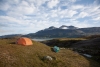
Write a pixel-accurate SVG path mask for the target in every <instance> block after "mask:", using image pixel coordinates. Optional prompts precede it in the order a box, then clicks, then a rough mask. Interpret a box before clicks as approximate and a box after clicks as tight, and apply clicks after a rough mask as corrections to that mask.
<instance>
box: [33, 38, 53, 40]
mask: <svg viewBox="0 0 100 67" xmlns="http://www.w3.org/2000/svg"><path fill="white" fill-rule="evenodd" d="M52 39H54V38H34V39H32V40H34V41H46V40H52Z"/></svg>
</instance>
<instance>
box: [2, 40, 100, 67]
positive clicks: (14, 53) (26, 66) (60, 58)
mask: <svg viewBox="0 0 100 67" xmlns="http://www.w3.org/2000/svg"><path fill="white" fill-rule="evenodd" d="M16 40H17V39H0V67H100V66H99V64H98V63H96V62H95V61H91V60H88V59H87V58H85V57H83V56H81V55H79V54H78V53H75V52H73V51H71V50H68V49H64V50H60V51H59V52H58V53H55V52H53V51H52V50H51V47H49V46H46V45H45V44H42V43H39V42H36V41H33V45H32V46H22V45H17V44H15V43H14V42H16ZM47 55H49V56H51V57H53V60H52V61H47V60H43V57H44V56H47ZM91 62H92V64H91Z"/></svg>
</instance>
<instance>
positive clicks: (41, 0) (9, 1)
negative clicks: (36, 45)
mask: <svg viewBox="0 0 100 67" xmlns="http://www.w3.org/2000/svg"><path fill="white" fill-rule="evenodd" d="M61 25H67V26H69V25H73V26H76V27H80V28H83V27H100V0H0V35H7V34H28V33H35V32H37V31H39V30H41V29H45V28H48V27H50V26H55V27H59V26H61Z"/></svg>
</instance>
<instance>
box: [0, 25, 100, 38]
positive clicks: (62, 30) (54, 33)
mask: <svg viewBox="0 0 100 67" xmlns="http://www.w3.org/2000/svg"><path fill="white" fill-rule="evenodd" d="M89 35H100V27H88V28H78V27H75V26H66V25H62V26H60V27H59V28H57V27H54V26H51V27H49V28H46V29H43V30H40V31H38V32H36V33H29V34H27V35H21V34H20V35H19V34H14V35H5V36H0V38H6V37H7V38H10V37H20V36H23V37H29V38H62V37H67V38H76V37H83V36H89Z"/></svg>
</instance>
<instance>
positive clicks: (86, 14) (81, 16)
mask: <svg viewBox="0 0 100 67" xmlns="http://www.w3.org/2000/svg"><path fill="white" fill-rule="evenodd" d="M87 16H88V13H86V12H81V13H80V14H79V18H84V17H87Z"/></svg>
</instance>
